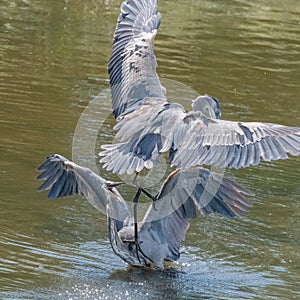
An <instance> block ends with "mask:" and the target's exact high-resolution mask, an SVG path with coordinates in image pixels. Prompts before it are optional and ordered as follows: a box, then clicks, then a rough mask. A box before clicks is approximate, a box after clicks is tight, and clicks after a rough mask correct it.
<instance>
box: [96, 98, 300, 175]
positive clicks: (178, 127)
mask: <svg viewBox="0 0 300 300" xmlns="http://www.w3.org/2000/svg"><path fill="white" fill-rule="evenodd" d="M151 102H152V103H151ZM151 102H150V101H147V100H144V101H143V102H142V104H141V106H140V107H139V109H137V110H135V111H134V112H132V113H130V114H128V115H125V116H123V117H122V118H121V120H120V121H119V123H118V124H117V125H116V126H115V129H116V130H119V131H118V133H117V135H116V137H117V138H119V139H120V141H121V143H119V144H115V145H104V146H103V149H105V151H103V152H102V153H100V155H102V156H104V157H103V158H102V159H101V162H103V163H104V167H105V168H107V169H109V170H112V172H115V173H124V172H127V173H128V174H131V173H133V172H135V171H137V172H139V171H140V170H141V169H143V168H144V167H146V168H151V167H152V166H153V164H155V163H156V161H157V157H158V155H159V154H160V153H162V152H168V151H170V163H171V165H174V166H176V167H178V168H190V167H193V166H201V165H213V166H217V167H223V168H225V167H229V168H243V167H248V166H250V165H257V164H258V163H259V162H260V161H261V159H263V160H266V161H270V160H277V159H285V158H288V155H287V154H292V155H299V153H300V128H298V127H289V126H282V125H277V124H271V123H260V122H234V121H225V120H217V119H208V118H206V117H205V116H204V115H203V114H202V113H201V112H195V111H191V112H188V113H186V112H185V111H184V109H183V107H182V106H181V105H179V104H175V103H174V104H173V103H172V104H171V103H169V102H166V101H164V100H156V101H151Z"/></svg>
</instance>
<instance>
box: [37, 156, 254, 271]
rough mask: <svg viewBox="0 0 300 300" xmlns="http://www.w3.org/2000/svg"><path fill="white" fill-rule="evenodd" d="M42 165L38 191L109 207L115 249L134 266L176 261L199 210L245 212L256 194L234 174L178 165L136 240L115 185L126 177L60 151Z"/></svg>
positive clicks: (230, 214)
mask: <svg viewBox="0 0 300 300" xmlns="http://www.w3.org/2000/svg"><path fill="white" fill-rule="evenodd" d="M38 171H40V172H41V174H40V175H39V176H38V178H37V179H38V180H44V183H43V184H42V185H41V186H40V188H39V191H45V190H49V193H48V198H49V199H54V198H60V197H66V196H72V195H79V196H82V197H85V198H86V199H87V200H88V201H89V202H90V203H91V204H92V205H93V206H94V207H95V208H96V209H97V210H98V211H100V212H102V213H105V214H106V215H107V224H108V233H109V240H110V243H111V246H112V249H113V251H114V252H115V254H116V255H118V256H119V257H121V258H122V259H123V260H124V261H125V262H127V263H128V264H130V265H134V266H147V267H155V268H163V263H164V262H165V261H176V260H177V259H178V258H179V257H180V246H181V243H182V241H184V239H185V235H186V232H187V230H188V228H189V224H190V221H191V219H194V218H195V217H196V213H197V210H199V211H200V212H201V214H202V215H204V216H207V215H210V214H212V213H219V214H221V215H223V216H225V217H235V216H242V215H243V214H244V213H245V212H247V211H248V209H249V207H250V203H249V202H248V201H247V199H246V198H245V196H251V195H252V194H251V192H249V191H248V190H246V189H245V188H243V187H241V186H240V185H238V184H237V183H236V182H234V181H232V180H231V179H228V178H223V177H221V176H219V175H218V174H214V173H213V172H211V171H209V170H207V169H204V168H200V167H195V168H190V169H186V170H179V169H177V170H175V171H173V172H172V173H171V174H170V175H169V177H168V178H167V179H166V181H165V182H164V183H163V185H162V186H161V188H160V190H159V192H158V193H157V195H156V196H155V202H153V203H152V204H151V205H150V207H149V209H148V211H147V212H146V214H145V216H144V218H143V220H142V221H141V222H139V223H138V241H137V243H136V240H135V228H134V220H133V216H132V215H131V212H130V210H129V207H128V206H127V203H126V201H125V200H124V199H123V197H122V195H121V194H120V193H119V192H118V190H117V188H116V186H118V185H120V184H121V183H119V182H111V181H107V180H105V179H103V178H101V177H100V176H99V175H97V174H95V173H94V172H92V171H91V170H90V169H88V168H84V167H81V166H79V165H77V164H75V163H73V162H71V161H69V160H68V159H66V158H64V157H63V156H61V155H58V154H54V155H50V156H48V157H47V159H46V160H45V161H44V162H43V163H42V164H41V165H40V166H39V167H38ZM154 203H155V205H154ZM136 247H137V248H136Z"/></svg>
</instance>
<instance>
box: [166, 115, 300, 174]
mask: <svg viewBox="0 0 300 300" xmlns="http://www.w3.org/2000/svg"><path fill="white" fill-rule="evenodd" d="M187 117H188V118H189V117H191V118H192V121H191V122H190V123H189V125H188V126H186V127H187V128H186V134H185V136H184V137H183V138H182V137H181V136H179V137H178V140H180V139H181V138H182V139H181V140H180V143H179V144H178V147H177V149H176V150H175V151H174V152H173V153H172V159H171V164H172V165H176V166H177V167H179V168H186V167H191V166H196V165H198V166H200V165H204V164H206V165H213V166H217V167H222V168H226V167H229V168H236V169H238V168H244V167H248V166H250V165H257V164H259V163H260V161H261V160H265V161H271V160H278V159H286V158H288V155H287V154H291V155H299V154H300V128H298V127H290V126H283V125H278V124H272V123H261V122H233V121H225V120H205V118H203V117H201V116H200V118H199V116H197V113H194V112H192V113H191V114H190V113H189V114H187ZM199 119H200V120H201V119H202V122H201V121H200V122H199ZM184 123H185V121H184ZM176 135H177V133H176V132H175V137H174V139H175V140H176ZM175 147H176V146H175Z"/></svg>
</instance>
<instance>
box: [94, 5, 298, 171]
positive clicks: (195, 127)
mask: <svg viewBox="0 0 300 300" xmlns="http://www.w3.org/2000/svg"><path fill="white" fill-rule="evenodd" d="M159 23H160V15H159V13H158V12H157V3H156V0H151V1H146V0H131V1H129V0H128V1H124V2H123V4H122V6H121V14H120V16H119V19H118V24H117V27H116V31H115V35H114V41H113V51H112V56H111V59H110V62H109V75H110V83H111V90H112V105H113V112H114V115H115V117H116V120H117V122H118V123H117V124H116V126H115V127H114V129H115V130H117V131H118V132H117V134H116V138H117V139H119V143H116V144H113V145H103V146H102V149H103V150H104V151H102V152H100V155H101V156H103V157H102V158H101V160H100V162H102V163H103V167H104V168H106V169H108V170H111V171H112V172H113V173H118V174H122V173H128V174H133V173H134V172H140V171H141V170H142V169H143V168H147V169H151V168H152V167H153V165H155V164H157V163H158V156H159V155H160V154H161V153H163V152H168V153H169V160H170V165H171V166H175V167H177V168H190V167H193V166H201V165H213V166H217V167H222V168H226V167H229V168H237V169H238V168H244V167H248V166H251V165H257V164H258V163H259V162H260V161H261V160H265V161H271V160H278V159H286V158H288V154H291V155H299V153H300V128H298V127H288V126H282V125H277V124H271V123H261V122H234V121H226V120H221V119H220V118H221V109H220V105H219V102H218V100H217V99H215V98H213V97H211V96H208V95H205V96H200V97H198V98H197V99H196V100H194V102H193V104H192V108H193V110H192V111H190V112H186V111H185V109H184V108H183V106H181V105H180V104H177V103H170V102H168V101H167V99H166V96H165V89H164V88H163V87H162V86H161V84H160V81H159V78H158V76H157V73H156V67H157V64H156V59H155V56H154V37H155V35H156V33H157V29H158V27H159Z"/></svg>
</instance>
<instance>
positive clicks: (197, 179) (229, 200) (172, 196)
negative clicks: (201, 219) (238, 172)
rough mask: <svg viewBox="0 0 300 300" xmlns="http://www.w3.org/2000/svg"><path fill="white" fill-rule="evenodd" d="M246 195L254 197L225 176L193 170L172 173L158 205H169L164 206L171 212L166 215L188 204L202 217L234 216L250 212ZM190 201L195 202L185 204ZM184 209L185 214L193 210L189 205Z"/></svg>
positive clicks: (202, 170)
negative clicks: (215, 214)
mask: <svg viewBox="0 0 300 300" xmlns="http://www.w3.org/2000/svg"><path fill="white" fill-rule="evenodd" d="M246 196H253V194H252V193H251V192H250V191H248V190H247V189H245V188H244V187H242V186H240V185H239V184H237V183H236V182H235V181H233V180H231V179H229V178H226V177H224V176H223V174H218V173H216V172H212V171H210V170H208V169H205V168H201V167H193V168H189V169H176V170H175V171H173V172H172V173H171V174H170V175H169V176H168V178H167V179H166V180H165V182H164V184H163V185H162V187H161V189H160V191H159V193H158V195H157V199H158V203H160V202H169V204H168V205H166V206H164V207H165V208H166V209H168V210H165V212H166V213H167V214H168V213H171V212H172V211H173V210H175V209H177V208H178V207H180V206H181V205H182V204H186V203H188V204H190V205H195V206H196V207H197V208H198V210H199V211H200V212H201V214H202V215H203V216H208V215H209V214H212V213H219V214H221V215H223V216H225V217H235V216H242V215H244V213H245V212H247V211H248V210H249V207H250V206H251V204H250V202H249V201H247V199H246ZM188 199H190V200H192V201H190V202H186V201H187V200H188ZM161 205H162V204H161ZM164 205H165V204H164ZM184 208H185V210H186V211H192V210H193V208H190V207H187V205H185V207H184Z"/></svg>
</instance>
